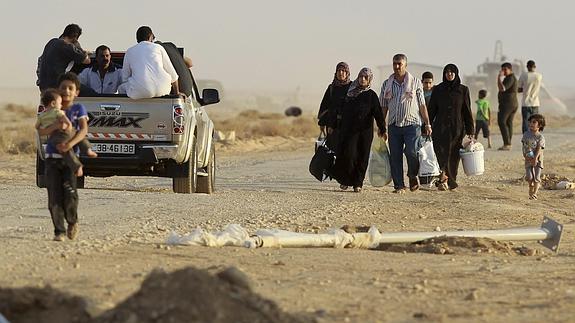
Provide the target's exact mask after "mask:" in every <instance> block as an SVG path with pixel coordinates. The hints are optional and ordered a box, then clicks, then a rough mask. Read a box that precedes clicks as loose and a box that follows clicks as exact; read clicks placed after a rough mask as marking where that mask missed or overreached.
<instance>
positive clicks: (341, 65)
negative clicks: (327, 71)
mask: <svg viewBox="0 0 575 323" xmlns="http://www.w3.org/2000/svg"><path fill="white" fill-rule="evenodd" d="M339 69H342V70H344V71H345V72H346V73H347V75H346V77H345V80H343V81H340V80H339V79H338V78H337V70H339ZM349 82H351V80H350V79H349V65H347V63H346V62H339V63H337V66H336V67H335V73H334V74H333V82H331V84H332V85H333V86H343V85H348V84H349Z"/></svg>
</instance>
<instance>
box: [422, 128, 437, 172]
mask: <svg viewBox="0 0 575 323" xmlns="http://www.w3.org/2000/svg"><path fill="white" fill-rule="evenodd" d="M417 155H418V156H419V174H418V175H419V176H420V177H424V176H437V175H439V163H438V162H437V157H436V156H435V151H434V150H433V141H431V138H429V139H427V138H426V139H425V140H424V141H423V142H422V144H421V148H420V149H419V151H418V153H417Z"/></svg>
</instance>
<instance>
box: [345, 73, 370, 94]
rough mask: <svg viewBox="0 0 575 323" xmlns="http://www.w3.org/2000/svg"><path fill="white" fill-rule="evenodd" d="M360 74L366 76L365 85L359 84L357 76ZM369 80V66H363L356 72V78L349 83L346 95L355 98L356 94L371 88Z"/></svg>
mask: <svg viewBox="0 0 575 323" xmlns="http://www.w3.org/2000/svg"><path fill="white" fill-rule="evenodd" d="M360 76H367V86H365V87H363V86H361V85H360V84H359V77H360ZM371 80H373V72H372V71H371V69H370V68H369V67H364V68H362V69H361V71H359V74H357V78H356V79H355V80H354V81H353V83H351V85H350V87H349V90H348V91H347V96H348V97H352V98H355V97H356V96H358V95H360V94H361V93H362V92H365V91H368V90H369V89H371Z"/></svg>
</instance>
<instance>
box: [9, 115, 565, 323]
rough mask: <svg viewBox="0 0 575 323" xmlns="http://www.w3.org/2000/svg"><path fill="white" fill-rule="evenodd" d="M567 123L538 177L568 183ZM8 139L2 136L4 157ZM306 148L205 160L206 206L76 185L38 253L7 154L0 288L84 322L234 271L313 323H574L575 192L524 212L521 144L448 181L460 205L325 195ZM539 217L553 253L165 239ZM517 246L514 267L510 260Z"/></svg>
mask: <svg viewBox="0 0 575 323" xmlns="http://www.w3.org/2000/svg"><path fill="white" fill-rule="evenodd" d="M16 110H17V109H14V108H12V109H5V110H4V112H5V113H4V114H3V117H2V118H3V120H4V121H5V122H3V123H4V124H5V125H6V124H8V123H9V122H8V121H9V120H12V121H14V120H28V121H29V120H31V119H32V120H33V113H32V114H22V115H20V114H18V113H17V111H16ZM7 115H10V117H8V116H7ZM9 118H12V119H9ZM12 123H14V122H12ZM570 123H571V122H568V123H563V124H561V126H554V124H553V123H550V124H549V126H548V128H547V129H546V130H545V132H544V134H545V136H546V142H547V148H546V149H545V169H544V174H557V175H560V176H565V177H567V178H570V179H571V180H573V179H574V178H575V141H573V138H575V130H574V129H573V128H572V127H568V126H567V125H568V124H570ZM558 124H559V123H558ZM571 124H572V123H571ZM10 131H12V130H10V129H8V130H6V129H4V130H3V131H2V133H3V134H4V138H3V140H4V142H7V139H6V137H7V135H6V134H7V133H9V132H10ZM28 133H31V132H28ZM313 140H314V139H313V138H310V137H299V138H294V137H278V136H276V137H260V138H252V139H245V140H239V141H236V142H234V143H229V144H218V148H217V160H218V166H217V182H216V185H217V186H216V189H217V191H216V192H215V193H214V194H212V195H205V194H192V195H181V194H174V193H172V192H171V181H170V180H169V179H158V178H145V177H138V178H133V177H111V178H87V179H86V188H85V189H82V190H80V193H79V194H80V207H79V214H80V215H79V224H80V234H79V238H78V239H77V240H75V241H65V242H53V241H51V239H52V235H53V228H52V224H51V221H50V216H49V212H48V209H47V194H46V190H45V189H40V188H37V187H36V186H35V177H34V161H35V159H34V158H35V157H34V155H33V154H32V153H31V152H30V149H29V147H28V146H26V145H24V144H22V145H20V148H17V147H16V148H14V147H13V146H10V145H7V144H6V145H5V148H6V149H5V151H4V152H3V153H2V155H1V157H0V196H1V198H0V246H1V248H0V287H1V288H19V287H40V288H42V287H45V286H47V285H50V286H52V287H54V288H56V289H58V290H61V291H65V292H68V293H70V294H74V295H79V296H82V297H85V298H86V299H89V300H91V302H92V304H94V308H95V309H94V310H93V311H94V313H95V314H94V315H97V314H98V313H100V312H102V311H104V310H106V309H110V308H112V307H114V306H115V305H116V304H118V303H119V302H121V301H122V300H124V299H125V298H127V297H128V296H130V295H131V294H132V293H134V292H135V291H137V290H138V288H139V287H140V285H141V283H142V281H143V280H144V279H145V277H146V276H147V275H148V274H149V273H150V272H151V271H152V270H154V269H156V268H161V269H164V270H165V271H168V272H171V271H174V270H178V269H182V268H185V267H190V266H193V267H196V268H199V269H204V270H207V271H208V272H210V273H215V272H218V271H220V270H222V269H225V268H227V267H229V266H234V267H237V268H238V269H240V270H241V271H243V272H244V273H245V274H246V275H247V276H248V277H249V279H250V280H251V282H252V286H253V289H254V291H255V292H256V293H258V294H260V295H261V296H263V297H265V298H268V299H271V300H273V301H275V302H276V303H277V304H278V306H279V307H280V308H281V309H283V310H285V311H286V312H289V313H293V314H296V315H297V314H302V315H305V316H307V317H312V318H313V319H314V320H316V321H318V322H414V321H415V322H437V321H444V322H470V321H471V322H543V321H545V322H569V321H571V322H572V321H573V317H574V315H575V239H574V230H575V191H573V190H542V191H541V192H540V194H539V200H537V201H532V200H529V199H528V194H527V185H526V184H525V182H523V181H522V176H523V171H524V168H523V160H522V158H521V153H520V144H519V141H520V135H519V134H515V136H514V139H513V143H514V146H513V149H512V151H497V150H495V149H491V150H487V151H486V153H485V167H486V172H485V174H484V175H481V176H474V177H467V176H465V175H464V174H463V171H462V170H460V175H459V183H460V188H459V189H458V190H456V191H453V192H450V191H447V192H439V191H422V190H420V191H417V192H407V193H406V194H403V195H397V194H393V193H392V187H391V186H388V187H383V188H374V187H371V186H370V185H369V183H368V182H367V181H366V184H365V186H364V191H363V192H361V193H359V194H357V193H353V192H350V191H341V190H339V188H338V185H337V183H336V182H335V181H332V182H329V181H328V182H324V183H320V182H318V181H316V180H315V179H314V178H313V177H312V176H311V175H310V174H309V173H308V170H307V169H308V164H309V161H310V159H311V157H312V155H313ZM499 145H501V140H500V137H499V136H497V135H494V146H495V147H498V146H499ZM18 151H20V152H19V153H18ZM543 216H549V217H551V218H553V219H555V220H556V221H558V222H560V223H562V224H564V225H565V227H564V232H563V240H562V242H561V245H560V248H559V251H558V252H557V253H553V252H551V251H550V250H548V249H545V248H544V247H542V246H541V245H539V244H538V243H537V242H535V241H533V242H524V243H523V242H515V243H513V244H508V243H504V242H501V243H500V245H502V246H505V248H499V249H498V248H487V249H485V248H484V249H477V248H471V247H470V248H454V249H453V253H447V254H436V253H427V252H413V253H412V252H407V250H408V248H404V249H402V248H396V249H395V252H392V251H389V250H387V251H382V250H358V249H329V248H325V249H288V248H280V249H277V248H274V249H271V248H260V249H247V248H240V247H222V248H209V247H198V246H168V245H166V243H165V241H166V238H167V237H168V235H169V234H170V232H172V231H173V232H176V233H178V234H185V233H188V232H190V231H191V230H193V229H194V228H196V227H201V228H203V229H206V230H221V229H222V228H223V227H224V226H225V225H226V224H230V223H237V224H240V225H241V226H243V227H244V228H246V229H247V230H248V231H250V232H255V230H257V229H260V228H279V229H285V230H292V231H297V232H323V231H325V230H327V229H329V228H334V227H341V226H343V225H346V224H347V225H374V226H376V227H377V228H378V229H379V230H380V231H382V232H383V233H384V234H385V232H398V231H434V230H442V231H447V230H478V229H498V228H510V227H517V226H539V225H540V223H541V221H542V219H543ZM494 245H495V244H494ZM497 245H499V244H497ZM522 246H524V247H526V249H527V250H530V252H528V253H527V255H519V254H517V253H515V252H512V250H513V249H512V248H513V247H522ZM402 250H403V252H402ZM398 251H399V252H398ZM189 293H194V291H193V290H190V291H189Z"/></svg>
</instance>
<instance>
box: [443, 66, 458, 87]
mask: <svg viewBox="0 0 575 323" xmlns="http://www.w3.org/2000/svg"><path fill="white" fill-rule="evenodd" d="M447 71H451V72H453V73H455V78H454V79H453V81H448V80H447V77H445V73H446V72H447ZM443 83H445V85H446V86H447V88H448V89H450V90H451V89H453V88H456V87H458V86H459V85H460V84H461V79H460V78H459V69H458V68H457V66H455V64H447V65H445V67H444V68H443Z"/></svg>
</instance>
